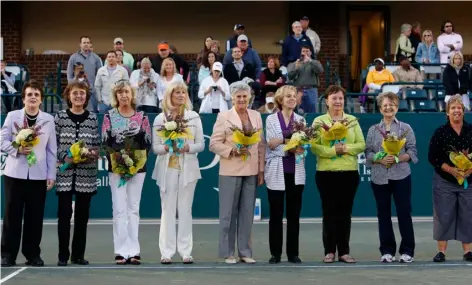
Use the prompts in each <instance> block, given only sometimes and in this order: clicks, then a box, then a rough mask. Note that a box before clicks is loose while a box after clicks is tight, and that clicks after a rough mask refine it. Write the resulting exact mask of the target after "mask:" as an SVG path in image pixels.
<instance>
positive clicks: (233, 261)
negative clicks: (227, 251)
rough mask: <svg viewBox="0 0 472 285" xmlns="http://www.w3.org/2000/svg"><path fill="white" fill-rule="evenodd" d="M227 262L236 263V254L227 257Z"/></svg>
mask: <svg viewBox="0 0 472 285" xmlns="http://www.w3.org/2000/svg"><path fill="white" fill-rule="evenodd" d="M225 262H226V263H227V264H235V263H237V261H236V258H234V256H230V257H227V258H226V259H225Z"/></svg>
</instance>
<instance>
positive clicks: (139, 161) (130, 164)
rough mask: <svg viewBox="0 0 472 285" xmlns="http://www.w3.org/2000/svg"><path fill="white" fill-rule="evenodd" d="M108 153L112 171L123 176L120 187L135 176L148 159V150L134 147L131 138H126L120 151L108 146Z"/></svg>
mask: <svg viewBox="0 0 472 285" xmlns="http://www.w3.org/2000/svg"><path fill="white" fill-rule="evenodd" d="M106 153H108V154H109V155H110V162H111V170H112V172H113V173H115V174H118V175H120V176H121V178H120V183H119V184H118V187H121V186H124V185H125V184H126V182H127V181H128V180H130V179H131V178H133V177H134V175H136V173H138V171H139V170H141V169H142V168H143V167H144V166H145V165H146V161H147V155H146V150H140V149H135V148H133V141H132V139H130V138H127V139H125V145H124V147H123V148H122V149H121V150H120V151H115V150H114V149H112V148H110V147H106Z"/></svg>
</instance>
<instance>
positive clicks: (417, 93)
mask: <svg viewBox="0 0 472 285" xmlns="http://www.w3.org/2000/svg"><path fill="white" fill-rule="evenodd" d="M404 93H405V99H407V100H427V99H428V92H427V91H426V90H424V89H406V90H404Z"/></svg>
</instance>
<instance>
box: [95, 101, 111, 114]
mask: <svg viewBox="0 0 472 285" xmlns="http://www.w3.org/2000/svg"><path fill="white" fill-rule="evenodd" d="M111 109H113V107H112V106H110V105H106V104H103V103H99V104H98V111H99V112H100V113H106V112H108V111H109V110H111Z"/></svg>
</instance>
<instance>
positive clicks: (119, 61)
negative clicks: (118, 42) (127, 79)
mask: <svg viewBox="0 0 472 285" xmlns="http://www.w3.org/2000/svg"><path fill="white" fill-rule="evenodd" d="M115 53H116V64H118V65H119V66H123V67H124V68H125V69H126V71H128V76H130V75H131V70H132V69H130V68H129V67H128V66H127V65H125V64H123V51H121V50H119V49H117V50H115Z"/></svg>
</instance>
